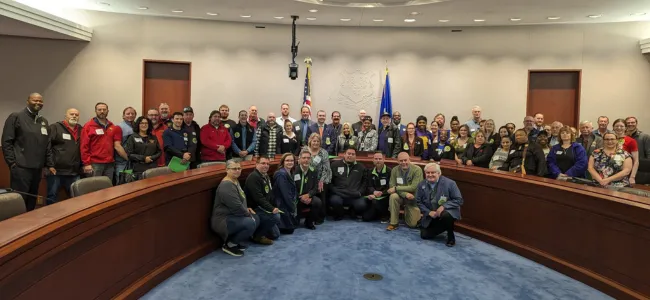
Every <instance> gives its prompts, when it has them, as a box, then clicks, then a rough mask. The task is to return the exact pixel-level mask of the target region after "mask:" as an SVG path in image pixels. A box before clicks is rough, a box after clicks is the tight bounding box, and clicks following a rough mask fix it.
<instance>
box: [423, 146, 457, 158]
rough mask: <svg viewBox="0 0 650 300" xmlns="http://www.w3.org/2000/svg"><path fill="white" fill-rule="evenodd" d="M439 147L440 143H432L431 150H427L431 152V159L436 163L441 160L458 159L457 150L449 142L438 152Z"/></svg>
mask: <svg viewBox="0 0 650 300" xmlns="http://www.w3.org/2000/svg"><path fill="white" fill-rule="evenodd" d="M439 145H440V143H432V144H431V146H429V150H427V151H429V159H433V160H435V161H440V160H441V159H451V160H454V159H456V149H455V148H454V147H453V146H452V145H450V144H449V143H448V142H447V143H445V146H444V147H443V148H442V150H441V151H438V146H439Z"/></svg>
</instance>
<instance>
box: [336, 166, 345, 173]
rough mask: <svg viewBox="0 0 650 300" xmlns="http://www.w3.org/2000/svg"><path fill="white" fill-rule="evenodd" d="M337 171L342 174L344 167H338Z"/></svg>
mask: <svg viewBox="0 0 650 300" xmlns="http://www.w3.org/2000/svg"><path fill="white" fill-rule="evenodd" d="M337 171H338V172H339V174H343V172H345V168H344V167H339V168H338V170H337Z"/></svg>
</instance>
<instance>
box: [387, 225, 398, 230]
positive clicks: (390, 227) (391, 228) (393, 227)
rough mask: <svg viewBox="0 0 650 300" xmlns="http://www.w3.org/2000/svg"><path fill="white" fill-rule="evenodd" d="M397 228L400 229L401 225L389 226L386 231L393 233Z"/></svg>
mask: <svg viewBox="0 0 650 300" xmlns="http://www.w3.org/2000/svg"><path fill="white" fill-rule="evenodd" d="M397 227H399V225H393V224H389V225H388V227H386V230H388V231H393V230H396V229H397Z"/></svg>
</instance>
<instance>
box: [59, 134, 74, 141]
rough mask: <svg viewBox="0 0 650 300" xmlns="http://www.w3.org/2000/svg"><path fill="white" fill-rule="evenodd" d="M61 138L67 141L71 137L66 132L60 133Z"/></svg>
mask: <svg viewBox="0 0 650 300" xmlns="http://www.w3.org/2000/svg"><path fill="white" fill-rule="evenodd" d="M61 138H63V139H64V140H68V141H69V140H71V139H72V137H71V136H70V135H69V134H67V133H62V134H61Z"/></svg>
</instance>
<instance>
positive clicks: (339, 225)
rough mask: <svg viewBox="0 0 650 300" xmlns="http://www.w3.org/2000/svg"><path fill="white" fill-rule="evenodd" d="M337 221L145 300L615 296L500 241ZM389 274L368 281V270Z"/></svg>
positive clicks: (193, 272)
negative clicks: (429, 237) (424, 236)
mask: <svg viewBox="0 0 650 300" xmlns="http://www.w3.org/2000/svg"><path fill="white" fill-rule="evenodd" d="M385 227H386V224H380V223H361V222H356V221H351V220H350V221H348V220H344V221H340V222H332V221H328V222H326V223H325V224H323V225H321V226H319V227H318V229H317V230H315V231H310V230H307V229H299V230H297V231H296V233H295V234H293V235H283V236H282V237H280V239H279V240H278V241H276V243H275V244H274V245H272V246H258V245H252V246H251V247H249V248H248V250H246V254H245V255H244V256H243V257H239V258H238V257H232V256H229V255H227V254H225V253H223V252H221V250H219V251H215V252H213V253H211V254H209V255H207V256H206V257H204V258H202V259H200V260H198V261H196V262H194V263H193V264H191V265H189V266H188V267H186V268H185V269H183V270H181V271H180V272H178V273H177V274H175V275H174V276H172V277H171V278H169V279H167V280H166V281H165V282H163V283H161V284H160V285H159V286H157V287H156V288H154V289H153V290H151V291H150V292H149V293H148V294H147V295H145V296H144V297H143V299H156V300H158V299H229V300H244V299H246V300H249V299H260V300H262V299H263V300H267V299H286V300H292V299H310V300H312V299H314V300H320V299H323V300H325V299H336V300H344V299H368V300H370V299H373V300H375V299H504V300H505V299H581V300H582V299H589V300H596V299H611V298H610V297H608V296H607V295H605V294H603V293H601V292H599V291H597V290H595V289H593V288H591V287H589V286H587V285H585V284H583V283H581V282H578V281H576V280H573V279H571V278H569V277H567V276H565V275H562V274H560V273H558V272H555V271H553V270H551V269H549V268H546V267H544V266H542V265H540V264H537V263H535V262H533V261H530V260H527V259H525V258H523V257H521V256H518V255H516V254H513V253H510V252H507V251H505V250H502V249H500V248H497V247H494V246H492V245H489V244H486V243H483V242H481V241H479V240H476V239H471V238H469V237H467V236H463V235H460V234H457V235H456V247H453V248H448V247H446V246H445V244H444V242H445V237H444V234H443V235H441V236H440V237H439V238H438V239H437V240H434V241H423V240H420V236H419V232H418V231H417V230H412V229H408V228H406V227H400V228H399V229H398V230H397V231H394V232H388V231H386V230H385ZM369 272H372V273H379V274H381V275H383V276H384V279H383V280H381V281H368V280H366V279H364V278H363V274H364V273H369Z"/></svg>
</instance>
